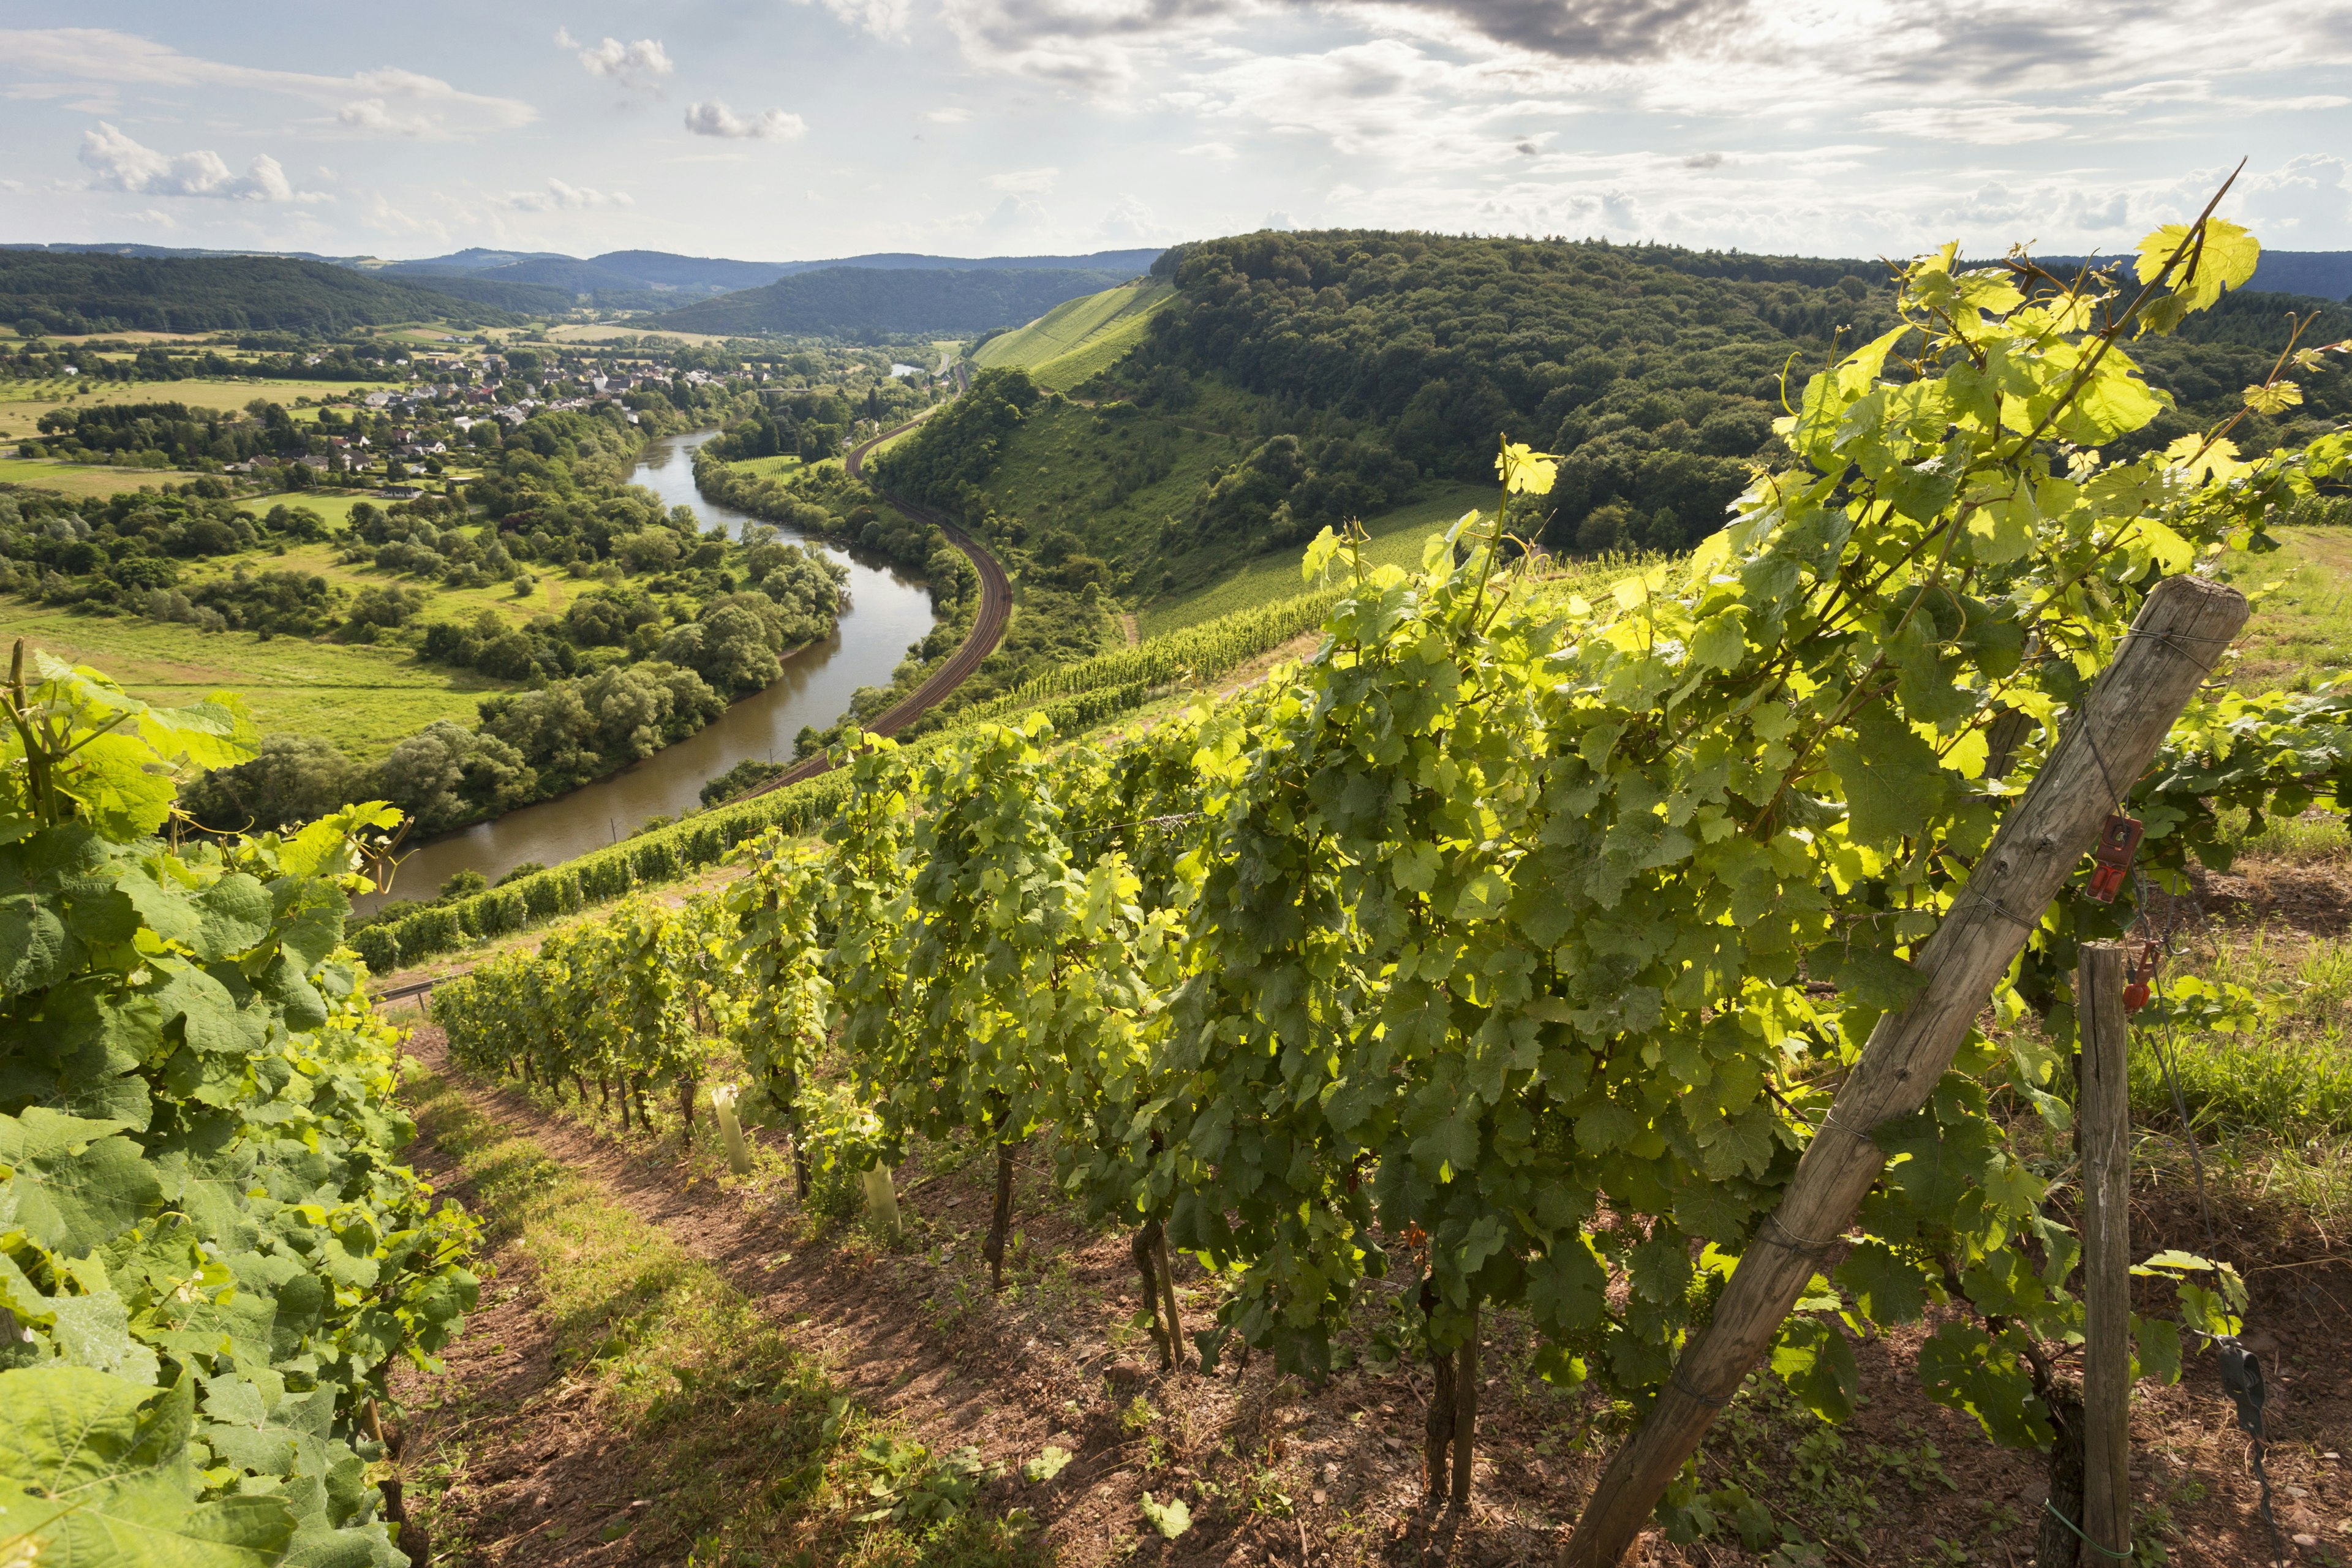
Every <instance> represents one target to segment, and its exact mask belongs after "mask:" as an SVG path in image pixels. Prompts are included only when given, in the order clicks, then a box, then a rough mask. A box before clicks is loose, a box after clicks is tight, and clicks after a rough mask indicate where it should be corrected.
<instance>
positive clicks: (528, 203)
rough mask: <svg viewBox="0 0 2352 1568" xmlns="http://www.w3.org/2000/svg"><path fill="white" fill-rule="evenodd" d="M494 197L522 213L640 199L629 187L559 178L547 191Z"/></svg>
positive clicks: (577, 209) (582, 208) (631, 203)
mask: <svg viewBox="0 0 2352 1568" xmlns="http://www.w3.org/2000/svg"><path fill="white" fill-rule="evenodd" d="M490 200H491V203H492V204H493V205H497V206H501V207H505V208H507V209H508V210H509V211H511V212H520V213H551V212H582V211H585V210H587V209H589V208H591V207H625V206H634V205H635V202H636V198H635V197H634V196H631V195H629V194H628V193H627V192H626V191H599V190H595V189H593V188H592V187H590V186H587V185H569V184H564V183H563V182H562V180H556V179H551V180H549V181H548V182H547V189H545V190H544V191H510V192H509V193H508V194H507V195H502V196H492V197H491V198H490Z"/></svg>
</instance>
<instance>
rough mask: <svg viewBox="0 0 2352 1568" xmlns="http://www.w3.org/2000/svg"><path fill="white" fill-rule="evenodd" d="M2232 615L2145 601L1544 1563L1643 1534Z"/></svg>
mask: <svg viewBox="0 0 2352 1568" xmlns="http://www.w3.org/2000/svg"><path fill="white" fill-rule="evenodd" d="M2246 611H2247V606H2246V600H2245V596H2244V595H2242V594H2240V593H2239V592H2238V591H2237V590H2236V589H2234V588H2230V587H2227V586H2224V585H2223V584H2219V583H2213V582H2209V581H2207V580H2206V579H2204V578H2201V577H2169V578H2167V579H2166V580H2165V581H2163V582H2161V583H2159V584H2157V585H2156V587H2155V588H2154V590H2152V591H2151V592H2150V593H2149V594H2148V596H2147V600H2146V602H2145V603H2143V604H2142V605H2140V611H2139V616H2138V618H2137V620H2135V621H2134V622H2133V623H2132V628H2131V632H2130V634H2129V635H2128V636H2126V637H2125V638H2124V639H2123V642H2122V644H2121V646H2120V647H2118V648H2117V649H2116V659H2115V662H2114V663H2113V664H2111V665H2109V666H2108V667H2107V668H2106V669H2105V671H2104V672H2103V673H2102V674H2101V675H2100V677H2099V679H2098V681H2097V682H2096V684H2095V685H2094V686H2093V687H2092V688H2091V689H2090V691H2089V692H2088V693H2087V694H2086V695H2085V696H2084V700H2083V701H2082V704H2081V705H2080V707H2079V708H2078V709H2077V710H2076V711H2075V713H2074V717H2073V718H2072V720H2071V721H2070V722H2069V723H2068V724H2067V725H2066V729H2065V734H2064V737H2063V740H2062V741H2061V742H2059V744H2058V746H2057V747H2056V748H2055V749H2054V751H2053V752H2052V754H2051V757H2050V759H2049V761H2048V762H2046V763H2043V764H2042V771H2041V772H2040V773H2037V774H2036V775H2035V776H2034V780H2033V784H2032V787H2031V788H2030V789H2028V790H2027V791H2026V793H2025V798H2024V799H2022V800H2021V801H2019V802H2018V804H2017V805H2015V806H2013V807H2012V808H2011V810H2010V813H2009V815H2008V816H2006V817H2005V818H2004V819H2003V820H2002V822H2001V825H2000V831H1999V832H1998V833H1996V834H1995V835H1994V836H1993V841H1992V844H1991V846H1990V847H1989V848H1988V849H1987V850H1986V851H1985V854H1984V858H1982V859H1981V860H1979V862H1978V863H1977V866H1976V869H1975V870H1974V871H1973V872H1972V873H1971V874H1970V875H1969V881H1968V885H1967V887H1966V888H1965V889H1962V891H1961V893H1960V897H1959V899H1958V901H1957V902H1955V903H1954V904H1953V906H1952V909H1951V912H1950V913H1948V915H1946V916H1945V917H1944V921H1943V923H1942V924H1941V925H1939V926H1938V927H1937V929H1936V932H1935V934H1934V935H1933V936H1931V937H1929V938H1928V939H1927V942H1925V943H1923V944H1922V945H1921V946H1920V948H1919V950H1918V952H1917V953H1916V957H1915V958H1914V960H1913V967H1914V968H1915V969H1916V970H1917V971H1918V972H1919V973H1920V975H1921V976H1922V977H1923V978H1924V979H1925V981H1926V984H1925V985H1924V986H1923V987H1922V988H1921V990H1920V992H1919V994H1917V995H1916V997H1914V998H1913V999H1912V1001H1911V1003H1910V1005H1908V1006H1906V1007H1904V1008H1903V1009H1901V1010H1900V1011H1899V1012H1894V1013H1889V1014H1887V1015H1886V1016H1884V1017H1882V1018H1881V1019H1879V1021H1878V1026H1877V1027H1876V1028H1874V1029H1873V1030H1872V1031H1871V1034H1870V1041H1869V1044H1868V1045H1866V1046H1865V1047H1864V1048H1863V1053H1862V1058H1861V1060H1860V1061H1858V1062H1857V1063H1856V1064H1855V1066H1854V1069H1853V1072H1852V1073H1851V1074H1850V1075H1848V1077H1847V1079H1846V1081H1845V1083H1844V1084H1843V1087H1841V1088H1840V1089H1839V1090H1838V1093H1837V1098H1836V1100H1834V1101H1833V1102H1832V1105H1831V1108H1830V1114H1829V1118H1828V1120H1827V1121H1825V1122H1824V1123H1823V1125H1822V1127H1821V1129H1820V1130H1819V1131H1817V1132H1816V1134H1815V1136H1814V1138H1813V1140H1812V1142H1811V1143H1810V1144H1808V1145H1807V1146H1806V1148H1805V1153H1804V1157H1803V1158H1802V1159H1801V1160H1800V1161H1799V1162H1798V1163H1797V1170H1796V1173H1795V1174H1794V1175H1793V1176H1791V1177H1790V1181H1789V1185H1788V1187H1787V1189H1786V1190H1785V1191H1784V1192H1782V1194H1780V1207H1779V1208H1778V1209H1776V1210H1775V1211H1774V1212H1773V1213H1772V1215H1770V1217H1769V1218H1768V1219H1766V1220H1765V1222H1764V1224H1763V1226H1762V1227H1761V1228H1760V1229H1759V1231H1758V1232H1757V1234H1756V1237H1755V1238H1754V1239H1753V1240H1752V1241H1751V1242H1750V1243H1749V1244H1748V1250H1747V1251H1746V1252H1745V1253H1743V1254H1742V1255H1741V1257H1740V1259H1739V1267H1738V1269H1737V1270H1735V1271H1734V1273H1733V1274H1732V1276H1731V1280H1730V1283H1729V1284H1728V1285H1727V1286H1726V1287H1725V1289H1724V1292H1723V1296H1722V1298H1721V1299H1720V1300H1718V1301H1717V1303H1716V1309H1715V1315H1714V1318H1713V1319H1712V1320H1711V1321H1709V1323H1708V1324H1707V1326H1706V1329H1704V1330H1703V1331H1700V1332H1699V1333H1697V1334H1696V1335H1694V1336H1693V1337H1692V1339H1691V1341H1690V1342H1689V1343H1688V1345H1687V1346H1685V1349H1684V1351H1683V1354H1682V1358H1681V1360H1680V1361H1679V1362H1677V1363H1675V1371H1674V1374H1673V1376H1672V1378H1671V1379H1670V1380H1669V1381H1668V1382H1667V1384H1666V1385H1665V1387H1664V1389H1663V1390H1661V1391H1660V1393H1659V1395H1658V1399H1657V1402H1656V1403H1655V1404H1654V1405H1652V1406H1651V1407H1650V1415H1649V1417H1648V1419H1647V1420H1645V1421H1644V1422H1643V1424H1642V1429H1641V1430H1640V1431H1638V1432H1636V1433H1635V1434H1634V1435H1633V1438H1632V1440H1631V1441H1629V1442H1628V1443H1626V1445H1625V1446H1624V1447H1622V1448H1620V1449H1618V1450H1617V1453H1616V1455H1615V1457H1614V1458H1612V1459H1611V1460H1610V1462H1609V1468H1608V1469H1607V1470H1606V1471H1605V1472H1604V1473H1603V1474H1602V1476H1601V1484H1600V1485H1599V1486H1597V1487H1595V1488H1594V1489H1593V1492H1592V1497H1591V1500H1590V1501H1589V1502H1587V1503H1586V1504H1585V1508H1584V1514H1583V1517H1581V1518H1580V1519H1579V1520H1578V1521H1577V1525H1576V1533H1575V1534H1574V1535H1573V1536H1572V1537H1570V1540H1569V1543H1568V1545H1567V1547H1566V1548H1565V1549H1564V1550H1563V1551H1562V1552H1561V1553H1560V1563H1561V1565H1562V1568H1607V1565H1609V1564H1612V1563H1616V1562H1617V1561H1618V1560H1619V1559H1620V1558H1622V1557H1623V1556H1624V1554H1625V1549H1626V1548H1627V1547H1629V1546H1631V1545H1632V1544H1633V1539H1634V1537H1635V1536H1637V1535H1639V1534H1640V1533H1641V1532H1642V1529H1643V1525H1645V1524H1646V1523H1647V1522H1648V1521H1649V1519H1650V1516H1651V1513H1652V1511H1653V1510H1654V1509H1655V1508H1656V1507H1657V1505H1658V1499H1659V1498H1661V1497H1663V1496H1664V1494H1665V1489H1666V1487H1667V1485H1668V1483H1669V1482H1671V1481H1672V1480H1673V1479H1674V1478H1675V1475H1676V1474H1677V1473H1678V1472H1679V1471H1680V1470H1681V1469H1682V1468H1683V1463H1684V1461H1685V1460H1686V1459H1688V1458H1690V1456H1691V1454H1692V1453H1693V1452H1694V1451H1695V1450H1696V1448H1697V1447H1698V1445H1699V1442H1700V1440H1701V1439H1702V1438H1704V1437H1705V1436H1706V1429H1707V1427H1708V1426H1709V1425H1711V1424H1712V1423H1713V1422H1714V1420H1715V1415H1716V1412H1717V1411H1718V1410H1720V1409H1722V1408H1723V1406H1724V1405H1727V1404H1729V1403H1730V1400H1731V1396H1732V1395H1733V1394H1736V1393H1738V1390H1739V1385H1740V1384H1741V1383H1742V1382H1744V1381H1745V1380H1746V1379H1747V1376H1748V1372H1749V1371H1750V1370H1751V1369H1753V1368H1754V1367H1755V1365H1756V1363H1757V1362H1758V1361H1759V1359H1761V1358H1762V1356H1763V1354H1764V1352H1766V1351H1767V1350H1768V1349H1769V1348H1770V1346H1771V1343H1772V1340H1773V1337H1774V1336H1775V1335H1776V1334H1778V1333H1779V1332H1780V1323H1781V1321H1782V1320H1784V1319H1785V1318H1787V1317H1788V1315H1789V1310H1790V1308H1791V1307H1793V1306H1795V1305H1796V1303H1797V1298H1798V1297H1799V1296H1800V1295H1801V1294H1802V1293H1803V1291H1804V1288H1805V1284H1806V1282H1807V1281H1808V1280H1810V1279H1811V1278H1812V1277H1813V1275H1814V1273H1815V1271H1816V1270H1817V1269H1818V1268H1820V1266H1821V1264H1822V1260H1823V1259H1824V1258H1825V1257H1826V1256H1827V1254H1828V1253H1829V1252H1830V1251H1831V1250H1832V1248H1833V1247H1836V1245H1837V1243H1838V1239H1839V1237H1840V1236H1841V1234H1842V1233H1843V1231H1844V1229H1845V1227H1846V1226H1849V1225H1851V1224H1852V1223H1853V1214H1854V1210H1855V1209H1856V1208H1857V1207H1858V1206H1859V1205H1861V1203H1862V1200H1863V1197H1864V1194H1867V1193H1868V1192H1869V1191H1870V1188H1871V1185H1872V1184H1873V1183H1874V1182H1876V1181H1877V1179H1878V1173H1879V1172H1880V1170H1881V1169H1882V1168H1883V1167H1884V1166H1885V1163H1886V1156H1885V1152H1883V1151H1881V1150H1880V1148H1879V1147H1878V1145H1877V1144H1876V1143H1875V1142H1872V1140H1871V1133H1872V1131H1873V1130H1874V1129H1875V1128H1876V1127H1877V1126H1878V1125H1879V1124H1880V1123H1881V1122H1884V1121H1893V1120H1895V1119H1896V1118H1899V1117H1904V1116H1908V1115H1910V1114H1911V1113H1912V1112H1913V1111H1915V1110H1917V1109H1918V1108H1919V1107H1920V1106H1922V1105H1924V1104H1925V1103H1927V1097H1928V1096H1929V1095H1930V1094H1931V1093H1933V1092H1934V1090H1935V1088H1936V1084H1937V1081H1938V1080H1939V1079H1942V1077H1943V1076H1944V1072H1945V1069H1946V1068H1949V1067H1950V1066H1951V1065H1952V1057H1953V1054H1954V1053H1955V1052H1957V1051H1958V1049H1959V1047H1960V1043H1961V1042H1962V1041H1963V1040H1965V1039H1967V1038H1968V1034H1969V1028H1970V1027H1971V1026H1973V1025H1974V1024H1975V1022H1976V1017H1977V1015H1978V1014H1979V1013H1980V1012H1982V1011H1983V1010H1984V1006H1985V1003H1986V1000H1987V999H1988V998H1989V997H1990V994H1991V993H1992V988H1993V986H1994V984H1996V983H1998V982H1999V981H2000V977H2001V976H2002V975H2003V974H2004V973H2007V972H2008V969H2009V966H2010V964H2011V963H2012V962H2013V961H2014V960H2015V959H2016V957H2017V955H2018V953H2019V952H2021V951H2022V949H2023V948H2024V946H2025V940H2026V937H2027V935H2028V934H2029V933H2030V932H2031V931H2032V929H2033V925H2034V923H2035V922H2037V921H2039V920H2040V917H2041V914H2042V909H2043V908H2044V907H2045V906H2046V905H2048V903H2049V902H2050V900H2051V899H2052V898H2053V897H2055V896H2056V894H2057V892H2058V889H2060V888H2062V887H2063V886H2064V885H2065V881H2066V879H2067V878H2068V877H2069V876H2071V875H2073V874H2074V870H2075V868H2077V867H2078V866H2080V865H2081V864H2082V859H2083V856H2084V852H2085V851H2086V850H2088V849H2089V848H2090V847H2091V844H2092V842H2093V840H2094V837H2095V835H2096V834H2097V832H2098V830H2099V826H2100V824H2101V823H2103V822H2104V821H2105V820H2106V816H2107V814H2108V813H2109V812H2110V811H2111V810H2113V809H2114V808H2115V806H2116V797H2115V793H2114V792H2115V791H2116V790H2128V789H2130V788H2131V786H2132V784H2133V783H2134V782H2135V781H2137V779H2138V777H2139V776H2140V774H2141V773H2143V772H2145V771H2146V770H2147V765H2148V763H2150V762H2151V761H2152V760H2153V759H2154V758H2155V756H2156V752H2157V748H2158V747H2159V746H2160V745H2162V744H2163V742H2164V737H2165V735H2166V733H2167V732H2168V731H2170V730H2171V728H2172V721H2174V720H2175V719H2177V718H2179V716H2180V710H2181V709H2182V708H2184V707H2186V706H2187V705H2188V702H2189V698H2190V697H2192V696H2193V695H2195V693H2196V690H2197V687H2198V684H2199V682H2200V681H2201V680H2203V679H2204V678H2205V676H2206V673H2207V672H2208V671H2209V670H2210V668H2212V665H2213V663H2214V660H2215V659H2216V658H2218V657H2219V655H2220V654H2221V650H2222V649H2223V648H2224V647H2227V646H2228V645H2229V643H2230V641H2231V639H2232V638H2234V637H2236V636H2237V635H2238V630H2239V628H2240V627H2241V626H2244V625H2245V622H2246ZM2110 779H2112V780H2113V787H2112V788H2111V787H2110V786H2109V784H2107V782H2105V781H2107V780H2110Z"/></svg>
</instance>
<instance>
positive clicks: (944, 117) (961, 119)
mask: <svg viewBox="0 0 2352 1568" xmlns="http://www.w3.org/2000/svg"><path fill="white" fill-rule="evenodd" d="M923 118H924V119H926V120H928V121H930V122H931V123H932V124H934V125H961V124H963V123H965V122H966V121H969V120H971V110H969V109H931V110H924V112H923Z"/></svg>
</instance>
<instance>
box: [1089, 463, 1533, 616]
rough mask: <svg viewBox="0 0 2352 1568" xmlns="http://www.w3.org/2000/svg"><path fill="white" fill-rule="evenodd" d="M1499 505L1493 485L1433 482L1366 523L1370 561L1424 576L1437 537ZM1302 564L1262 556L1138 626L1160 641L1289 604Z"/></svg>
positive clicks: (1287, 555) (1167, 603)
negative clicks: (1479, 510) (1477, 510)
mask: <svg viewBox="0 0 2352 1568" xmlns="http://www.w3.org/2000/svg"><path fill="white" fill-rule="evenodd" d="M1494 500H1495V491H1494V487H1493V486H1491V485H1467V484H1459V483H1454V482H1452V481H1443V480H1441V481H1436V482H1433V484H1431V485H1430V487H1429V489H1428V493H1427V494H1426V495H1425V496H1424V497H1423V499H1422V500H1415V501H1411V502H1408V503H1407V504H1405V505H1403V506H1401V507H1399V508H1397V509H1396V510H1393V511H1388V512H1383V513H1381V515H1380V516H1378V517H1374V518H1369V519H1367V520H1366V521H1365V523H1364V531H1366V532H1367V533H1369V534H1370V535H1371V536H1372V537H1371V542H1370V544H1369V545H1367V546H1365V548H1364V560H1365V562H1366V563H1368V564H1370V565H1374V566H1381V565H1388V564H1391V563H1393V564H1395V565H1398V566H1402V567H1404V568H1405V569H1406V570H1408V571H1419V570H1420V569H1421V551H1422V545H1423V542H1426V541H1427V540H1428V538H1429V536H1430V535H1431V534H1433V533H1443V532H1444V531H1445V530H1446V529H1447V528H1449V527H1451V526H1452V525H1453V522H1454V519H1455V518H1458V517H1460V516H1461V515H1462V514H1463V513H1464V512H1465V511H1468V510H1471V509H1472V508H1474V507H1485V506H1491V505H1492V504H1493V503H1494ZM1298 561H1299V556H1298V552H1294V551H1287V550H1285V551H1277V552H1273V553H1270V554H1266V555H1261V556H1259V557H1257V558H1256V559H1255V560H1254V561H1250V562H1246V563H1244V564H1242V565H1239V566H1236V567H1235V568H1234V570H1233V571H1232V573H1231V574H1228V575H1226V576H1225V577H1223V578H1221V579H1219V580H1218V581H1216V582H1213V583H1211V584H1208V585H1207V586H1205V587H1202V588H1196V589H1193V590H1192V591H1191V592H1189V593H1184V594H1180V595H1174V596H1172V597H1169V598H1163V599H1158V600H1155V601H1153V602H1152V603H1150V604H1149V605H1145V606H1144V607H1143V609H1142V610H1141V611H1140V612H1139V614H1138V615H1137V616H1136V621H1137V623H1138V625H1139V627H1140V628H1141V630H1142V632H1143V635H1144V636H1145V637H1158V636H1159V635H1160V633H1162V632H1172V631H1174V630H1176V629H1177V628H1178V627H1179V626H1194V625H1197V624H1198V623H1200V622H1202V621H1208V620H1214V619H1215V618H1216V617H1217V616H1230V615H1232V614H1234V612H1235V611H1237V610H1247V609H1254V608H1255V607H1256V606H1257V605H1270V604H1273V603H1274V602H1275V601H1276V600H1277V599H1287V598H1288V597H1290V596H1291V595H1293V594H1296V593H1298V592H1300V591H1301V589H1302V587H1303V586H1304V585H1305V584H1302V583H1301V582H1300V580H1299V575H1298Z"/></svg>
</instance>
